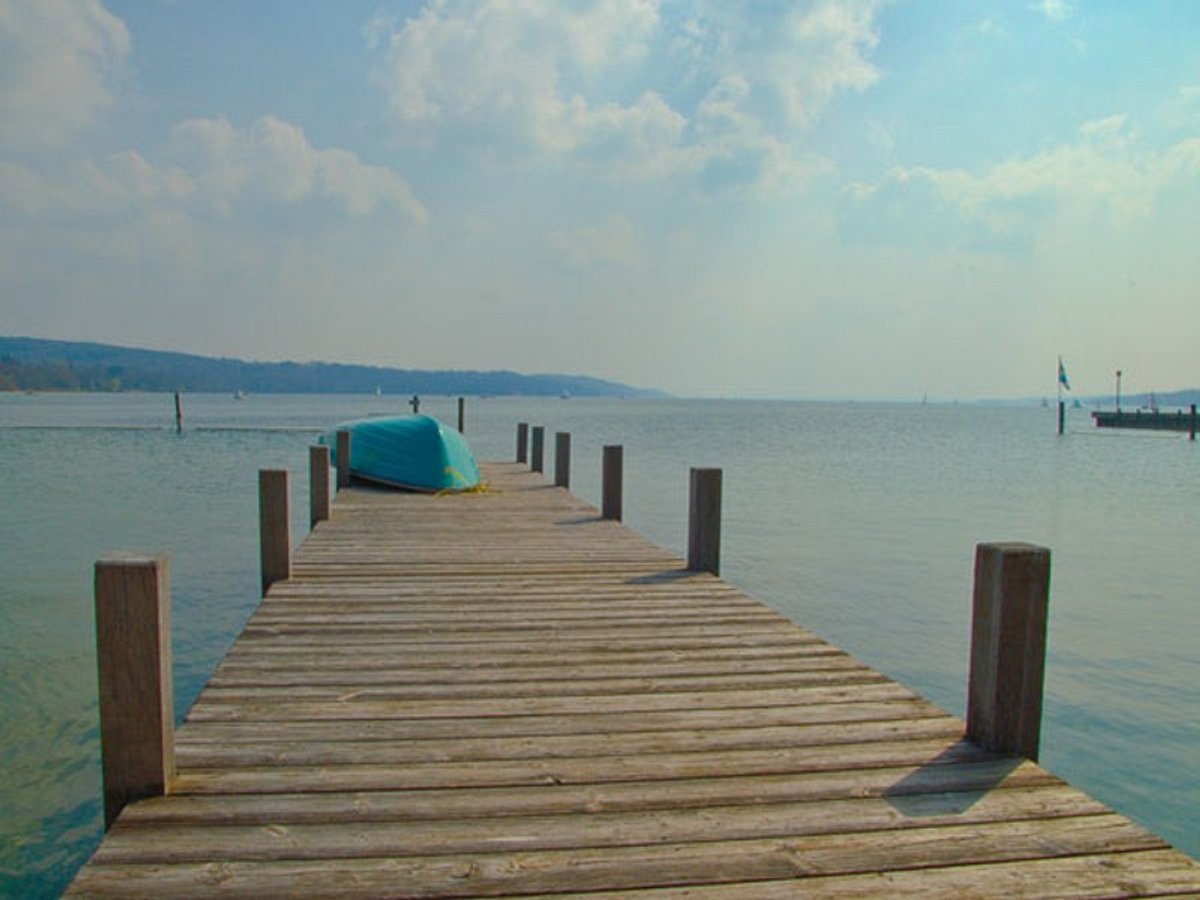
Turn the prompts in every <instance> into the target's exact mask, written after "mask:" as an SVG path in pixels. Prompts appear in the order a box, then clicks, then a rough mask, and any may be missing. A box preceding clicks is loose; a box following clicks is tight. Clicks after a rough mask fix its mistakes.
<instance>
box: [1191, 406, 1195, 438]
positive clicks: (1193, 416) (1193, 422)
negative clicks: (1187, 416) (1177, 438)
mask: <svg viewBox="0 0 1200 900" xmlns="http://www.w3.org/2000/svg"><path fill="white" fill-rule="evenodd" d="M1191 431H1192V438H1191V439H1192V440H1193V441H1194V440H1195V439H1196V404H1195V403H1193V404H1192V428H1191Z"/></svg>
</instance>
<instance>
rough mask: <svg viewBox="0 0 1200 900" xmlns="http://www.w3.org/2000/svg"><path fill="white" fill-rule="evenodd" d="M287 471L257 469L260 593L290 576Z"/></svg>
mask: <svg viewBox="0 0 1200 900" xmlns="http://www.w3.org/2000/svg"><path fill="white" fill-rule="evenodd" d="M288 506H289V503H288V470H287V469H260V470H259V473H258V536H259V551H260V552H259V558H260V559H261V561H262V592H263V596H264V597H265V596H266V595H267V589H268V588H270V587H271V585H273V584H274V583H275V582H276V581H283V580H284V579H285V578H290V577H291V575H292V534H291V513H290V511H289V509H288Z"/></svg>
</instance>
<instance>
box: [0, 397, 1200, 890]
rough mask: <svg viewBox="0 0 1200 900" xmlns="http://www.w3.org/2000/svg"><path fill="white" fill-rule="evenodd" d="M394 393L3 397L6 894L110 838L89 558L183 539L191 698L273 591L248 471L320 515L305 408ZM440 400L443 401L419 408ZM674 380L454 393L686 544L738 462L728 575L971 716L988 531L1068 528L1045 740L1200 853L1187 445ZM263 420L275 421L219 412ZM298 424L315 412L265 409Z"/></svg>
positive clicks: (175, 544) (1047, 755)
mask: <svg viewBox="0 0 1200 900" xmlns="http://www.w3.org/2000/svg"><path fill="white" fill-rule="evenodd" d="M404 400H405V398H400V397H348V396H299V397H297V396H280V397H270V396H250V397H247V398H245V399H243V400H235V399H233V398H231V397H223V396H222V397H218V396H186V397H185V398H184V407H185V409H184V412H185V419H186V420H185V425H186V428H185V432H184V433H183V434H182V435H178V434H175V433H174V428H173V422H174V406H173V401H172V399H171V397H169V396H165V395H137V394H118V395H78V394H76V395H70V394H67V395H22V394H0V459H2V460H3V470H2V474H3V477H0V509H2V510H3V516H0V674H2V676H3V690H2V691H0V735H2V737H0V767H2V772H3V778H2V779H0V810H2V815H0V846H2V848H3V849H2V850H0V854H2V855H0V894H2V895H4V896H14V897H16V896H19V897H53V896H57V895H58V893H59V892H60V891H61V890H62V889H63V887H64V886H65V885H66V884H67V883H68V882H69V880H70V878H71V877H72V875H73V874H74V872H75V870H76V869H77V868H78V867H79V865H81V864H82V863H83V862H84V861H85V860H86V859H87V857H88V855H89V854H90V853H91V851H92V850H93V849H94V848H95V846H96V844H97V843H98V842H99V839H100V832H101V826H100V822H101V804H100V775H99V750H98V725H97V721H96V677H95V650H94V643H93V642H94V638H93V632H92V587H91V578H92V564H93V562H94V561H95V560H96V559H97V558H99V557H102V556H104V555H106V554H108V553H110V552H112V551H116V550H138V551H165V552H166V553H168V554H169V555H170V559H171V599H172V617H173V620H174V635H173V641H174V654H175V696H176V702H175V708H176V712H177V715H179V716H180V717H182V715H183V713H184V711H186V710H187V708H188V707H189V706H190V705H191V703H192V701H193V700H194V699H195V697H196V695H197V694H198V693H199V691H200V688H201V687H202V686H203V684H204V681H205V679H206V678H207V677H208V675H209V673H210V672H211V671H212V669H213V668H214V667H215V665H216V664H217V662H218V661H219V660H220V658H221V657H222V655H223V654H224V652H225V650H226V649H227V648H228V646H229V644H230V643H231V642H232V641H233V639H234V637H235V636H236V635H237V633H238V631H239V629H240V627H241V625H242V623H243V622H244V621H245V619H246V617H247V616H248V615H249V614H250V613H251V611H252V610H253V608H254V606H255V605H256V603H257V594H258V525H257V471H258V469H260V468H278V467H287V468H289V469H291V471H292V472H293V478H292V492H293V512H294V516H295V521H294V523H293V534H294V535H297V536H299V535H302V534H304V533H305V531H306V529H307V510H308V497H307V465H308V461H307V453H308V451H307V448H308V446H309V444H310V443H312V440H313V438H314V436H315V434H316V431H317V430H323V429H325V428H328V427H330V426H331V425H333V424H334V423H336V422H338V421H341V420H344V419H348V418H354V417H358V416H362V415H367V414H372V413H383V412H391V413H403V412H408V408H407V406H406V404H405V402H404ZM422 411H423V412H429V413H431V414H433V415H436V416H439V417H441V418H442V419H443V420H445V421H447V422H450V423H451V424H454V422H455V417H456V403H455V401H454V400H453V399H452V398H428V399H427V400H426V402H425V403H424V405H423V406H422ZM1054 416H1055V414H1054V411H1053V410H1048V409H1042V408H1037V407H1006V406H978V405H957V406H951V405H929V406H920V405H910V406H906V405H883V404H880V405H873V404H815V403H783V402H779V403H775V402H749V401H682V400H653V401H651V400H636V401H635V400H583V399H571V400H558V399H553V400H542V399H524V398H521V399H518V398H502V399H484V400H475V399H471V400H469V401H468V408H467V434H468V437H469V439H470V441H471V443H472V446H473V447H474V449H475V452H476V455H477V456H478V457H479V458H480V459H504V460H507V459H512V458H513V456H514V452H515V434H516V423H517V422H518V421H527V422H530V423H532V424H535V425H536V424H541V425H544V426H546V431H547V467H546V468H547V472H550V473H552V472H553V461H552V456H553V446H554V442H553V433H554V432H555V431H568V432H571V434H572V490H574V491H575V493H577V494H579V495H580V496H582V497H583V498H585V499H586V500H589V501H590V502H592V503H598V502H599V489H600V458H601V448H602V446H603V445H604V444H610V443H616V444H623V445H624V447H625V521H626V523H627V524H629V525H630V526H631V527H633V528H635V529H636V530H638V531H640V532H641V533H642V534H644V535H646V536H647V537H649V538H651V539H652V540H654V541H656V542H657V543H659V544H661V545H663V546H665V547H667V548H668V549H671V550H673V551H675V552H676V553H679V554H682V553H683V551H684V545H685V541H686V504H687V480H688V469H689V467H691V466H718V467H721V468H723V469H724V510H725V511H724V522H723V548H722V574H723V575H724V577H725V578H727V579H728V580H729V581H731V582H733V583H734V584H736V585H738V586H739V587H741V588H743V589H745V590H746V591H748V592H749V593H751V594H753V595H755V596H756V597H758V598H759V599H761V600H763V601H765V602H767V603H769V604H771V605H772V606H774V607H776V608H777V609H779V610H781V611H782V612H784V613H785V614H787V615H789V616H791V617H792V618H793V619H794V620H796V621H798V622H800V623H802V624H804V625H805V626H807V627H809V628H811V629H813V630H815V631H816V632H817V633H819V634H821V635H822V636H823V637H825V638H826V639H828V640H830V641H832V642H833V643H836V644H838V645H840V646H842V647H844V648H845V649H847V650H849V651H851V652H852V653H854V654H855V655H857V656H858V657H859V658H861V659H863V660H864V661H866V662H868V663H869V664H871V665H872V666H874V667H876V668H878V669H880V670H882V671H884V672H886V673H887V674H888V675H890V676H892V677H893V678H895V679H897V680H899V681H901V682H904V683H906V684H908V685H910V686H912V687H913V688H915V689H917V690H918V691H920V692H921V693H923V694H925V695H926V696H928V697H929V698H930V699H932V700H934V701H935V702H937V703H939V704H940V705H942V706H943V707H945V708H946V709H948V710H950V711H951V712H954V713H956V714H959V715H961V714H963V712H964V710H965V705H966V700H965V693H966V669H967V652H968V633H969V607H970V597H971V581H972V567H973V561H974V546H975V544H976V543H978V542H981V541H993V540H1023V541H1030V542H1034V543H1039V544H1044V545H1046V546H1049V547H1050V548H1051V549H1052V551H1053V562H1052V569H1053V572H1052V585H1051V621H1050V636H1049V645H1050V649H1049V658H1048V668H1047V676H1046V709H1045V721H1044V725H1043V738H1042V747H1043V751H1042V762H1043V763H1044V764H1045V765H1047V766H1048V767H1049V768H1050V769H1052V770H1053V771H1055V772H1056V773H1058V774H1060V775H1062V776H1064V777H1066V778H1068V779H1069V780H1071V781H1072V782H1074V783H1075V784H1076V785H1078V786H1079V787H1081V788H1083V789H1085V790H1087V791H1088V792H1090V793H1092V794H1093V795H1094V796H1096V797H1098V798H1099V799H1101V800H1103V801H1105V802H1107V803H1109V804H1110V805H1112V806H1114V807H1116V808H1117V809H1118V810H1119V811H1121V812H1123V813H1125V814H1126V815H1129V816H1131V817H1133V818H1135V819H1137V820H1138V821H1140V822H1142V823H1143V824H1145V825H1147V826H1149V827H1151V828H1152V829H1154V830H1155V831H1157V832H1158V833H1160V834H1161V835H1163V836H1164V837H1165V838H1167V839H1168V840H1170V841H1171V842H1172V843H1174V844H1175V845H1176V846H1178V847H1179V848H1181V849H1183V850H1185V851H1187V852H1189V853H1191V854H1192V855H1194V856H1195V855H1200V815H1197V810H1200V652H1197V649H1196V643H1197V638H1198V637H1200V591H1197V587H1196V570H1195V566H1196V563H1195V551H1196V545H1197V531H1198V529H1197V524H1198V516H1200V502H1198V501H1200V477H1198V473H1200V443H1197V444H1193V443H1191V442H1189V441H1188V440H1187V436H1186V435H1183V436H1181V435H1175V434H1156V433H1151V432H1141V433H1139V432H1097V431H1095V430H1094V429H1093V428H1092V427H1091V422H1090V419H1089V418H1088V417H1087V415H1086V414H1085V413H1084V412H1082V411H1073V412H1071V413H1070V414H1069V418H1068V433H1067V434H1066V435H1065V436H1062V437H1059V436H1058V435H1057V434H1056V433H1055V420H1054ZM230 426H233V427H250V426H263V427H264V428H263V430H205V429H208V428H219V427H230ZM267 428H270V429H285V428H301V429H303V428H311V429H313V430H312V431H310V432H305V431H289V430H265V429H267Z"/></svg>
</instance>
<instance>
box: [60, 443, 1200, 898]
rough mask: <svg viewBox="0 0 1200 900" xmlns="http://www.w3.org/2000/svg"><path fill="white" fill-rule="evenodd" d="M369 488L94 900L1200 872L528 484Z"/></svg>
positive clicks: (268, 617) (744, 892)
mask: <svg viewBox="0 0 1200 900" xmlns="http://www.w3.org/2000/svg"><path fill="white" fill-rule="evenodd" d="M487 472H488V477H489V479H490V481H491V484H492V490H491V491H489V492H487V493H482V494H470V495H460V496H454V497H430V496H419V495H401V494H394V493H388V492H382V491H374V490H366V489H358V488H352V489H350V490H343V491H342V492H341V493H340V494H339V495H338V498H337V500H336V502H335V504H334V508H333V514H332V517H331V518H330V519H329V520H326V521H322V522H320V523H319V524H318V526H317V527H316V530H315V531H314V533H313V535H312V536H311V537H310V538H309V539H308V540H307V541H306V542H305V543H304V544H303V545H302V546H301V547H300V548H299V550H298V551H297V552H296V554H295V555H294V559H293V564H292V568H291V575H290V577H289V578H287V579H285V580H282V581H277V582H275V583H274V584H273V585H272V586H271V588H270V590H269V592H268V594H267V596H266V597H265V599H264V600H263V602H262V604H261V606H260V608H259V609H258V611H257V612H256V613H255V614H254V616H253V617H252V618H251V620H250V621H249V622H248V623H247V626H246V628H245V630H244V632H243V634H242V635H241V636H240V637H239V639H238V641H237V643H236V644H235V645H234V646H233V648H232V649H231V650H230V652H229V654H228V656H227V657H226V659H225V660H224V661H223V662H222V664H221V666H220V667H219V668H218V670H217V672H216V673H215V674H214V676H213V678H212V679H211V681H210V683H209V685H208V687H207V688H206V689H205V691H204V692H203V693H202V694H201V696H200V698H199V699H198V701H197V702H196V704H195V706H194V707H193V708H192V710H191V711H190V712H189V714H188V716H187V720H186V721H185V722H184V724H183V725H182V726H181V727H180V728H179V729H178V730H177V732H176V739H175V764H176V767H177V772H176V775H175V777H174V779H173V780H172V782H171V784H170V787H169V790H168V792H167V794H166V795H165V796H162V797H156V798H151V799H146V800H142V801H139V802H137V803H133V804H131V805H129V806H127V807H126V808H125V809H124V810H123V811H122V812H121V814H120V816H119V817H118V819H117V821H116V822H115V824H114V826H113V828H112V830H111V831H110V832H109V833H108V835H107V837H106V839H105V841H104V843H103V845H102V846H101V847H100V849H99V850H98V851H97V853H96V854H95V856H94V857H93V859H92V860H91V861H90V863H89V864H88V866H87V867H86V868H85V869H84V870H83V871H81V872H80V874H79V876H78V877H77V879H76V880H75V882H74V884H73V885H72V886H71V888H70V890H69V891H68V894H69V895H70V896H79V897H131V896H156V897H178V896H186V897H194V896H214V897H263V896H272V897H349V898H353V897H473V896H478V897H493V896H528V897H532V896H556V897H567V896H595V895H596V894H597V893H601V894H604V895H605V896H620V897H631V898H633V897H642V896H645V897H673V896H687V897H703V896H711V897H734V898H736V897H775V896H780V897H782V896H788V897H791V896H795V895H796V894H797V893H800V894H804V895H813V896H830V897H867V896H872V897H876V896H886V897H912V896H921V897H960V896H973V897H1004V898H1006V900H1007V898H1010V897H1012V896H1030V897H1041V896H1044V897H1064V896H1067V897H1134V896H1155V895H1172V894H1174V895H1179V896H1186V895H1189V894H1196V893H1200V865H1197V864H1196V862H1195V861H1193V860H1191V859H1189V858H1188V857H1186V856H1184V855H1183V854H1181V853H1178V852H1177V851H1174V850H1172V849H1171V848H1170V847H1168V846H1166V845H1165V844H1164V843H1163V842H1162V841H1161V839H1159V838H1157V837H1156V836H1154V835H1153V834H1151V833H1150V832H1148V831H1146V830H1145V829H1144V828H1142V827H1140V826H1138V825H1136V824H1134V823H1132V822H1130V821H1129V820H1128V819H1126V818H1124V817H1122V816H1120V815H1117V814H1115V813H1113V812H1112V811H1111V810H1109V809H1108V808H1106V807H1105V806H1104V805H1103V804H1101V803H1098V802H1097V801H1095V800H1094V799H1092V798H1090V797H1088V796H1086V795H1084V794H1083V793H1081V792H1080V791H1078V790H1076V789H1075V788H1073V787H1071V786H1069V785H1067V784H1064V783H1063V782H1062V781H1061V780H1060V779H1058V778H1056V777H1054V776H1053V775H1052V774H1051V773H1049V772H1047V771H1046V770H1045V769H1043V768H1041V767H1039V766H1037V765H1036V764H1034V763H1032V762H1029V761H1025V760H1021V759H1017V758H1014V757H1009V756H1004V755H1000V754H997V753H993V752H989V751H987V750H984V749H981V748H980V747H977V746H975V745H973V744H971V743H968V742H966V741H965V740H964V739H963V730H964V725H963V722H962V721H961V720H960V719H957V718H955V717H952V716H949V715H947V714H946V713H945V712H943V711H942V710H940V709H938V708H937V707H936V706H934V705H933V704H931V703H929V702H928V701H926V700H924V699H922V698H920V697H919V696H917V695H915V694H914V693H913V692H912V691H911V690H909V689H908V688H905V687H903V686H901V685H898V684H895V683H894V682H891V681H889V680H888V679H886V678H884V677H883V676H882V675H880V674H878V673H876V672H874V671H872V670H871V669H869V668H868V667H866V666H864V665H862V664H861V663H860V662H858V661H857V660H854V659H853V658H851V657H850V656H848V655H847V654H845V653H844V652H842V651H841V650H839V649H837V648H835V647H832V646H830V645H828V644H826V643H824V642H822V641H821V640H820V639H819V638H817V637H816V636H814V635H813V634H811V633H810V632H808V631H805V630H804V629H803V628H800V627H798V626H796V625H794V624H792V623H790V622H788V621H787V620H786V619H784V618H783V617H782V616H780V615H778V614H777V613H775V612H774V611H772V610H770V609H768V608H766V607H765V606H763V605H762V604H760V603H758V602H757V601H754V600H752V599H751V598H749V597H747V596H745V595H744V594H742V593H741V592H739V591H737V590H736V589H734V588H732V587H731V586H730V585H728V584H726V583H725V582H722V581H720V580H719V579H717V578H715V577H713V576H711V575H708V574H701V573H697V572H689V571H686V570H685V568H684V564H683V562H682V561H681V560H679V559H678V558H676V557H674V556H673V555H671V554H669V553H667V552H666V551H664V550H662V549H660V548H657V547H655V546H653V545H651V544H649V543H648V542H646V541H645V540H643V539H641V538H639V537H638V536H637V535H635V534H633V533H632V532H630V531H629V530H628V529H626V528H624V527H623V526H621V525H620V524H619V523H618V522H616V521H613V520H604V519H601V518H600V517H599V515H598V513H597V512H596V510H594V509H592V508H591V507H589V506H588V505H587V504H585V503H583V502H582V501H580V500H579V499H578V498H575V497H574V496H572V495H570V494H569V493H568V492H566V491H565V490H562V489H556V488H552V487H549V486H548V485H547V484H546V482H545V481H544V480H543V478H542V476H541V475H539V474H536V473H530V472H528V471H526V470H525V468H524V467H523V466H517V465H493V466H489V467H488V468H487Z"/></svg>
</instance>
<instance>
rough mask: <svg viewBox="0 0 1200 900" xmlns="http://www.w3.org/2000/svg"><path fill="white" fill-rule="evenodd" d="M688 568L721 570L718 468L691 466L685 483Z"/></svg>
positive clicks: (714, 572)
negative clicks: (686, 483)
mask: <svg viewBox="0 0 1200 900" xmlns="http://www.w3.org/2000/svg"><path fill="white" fill-rule="evenodd" d="M688 568H689V569H693V570H695V571H697V572H712V574H714V575H717V574H719V573H720V571H721V470H720V469H692V470H691V476H690V480H689V483H688Z"/></svg>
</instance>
